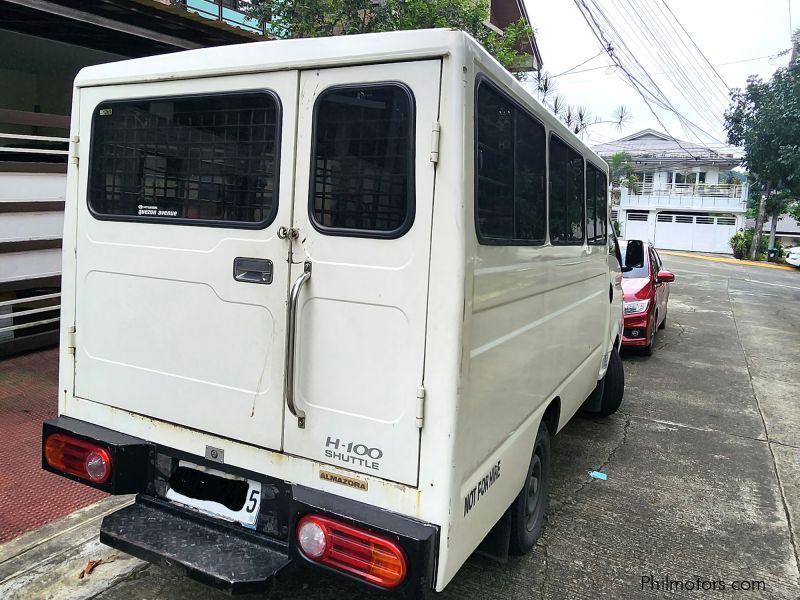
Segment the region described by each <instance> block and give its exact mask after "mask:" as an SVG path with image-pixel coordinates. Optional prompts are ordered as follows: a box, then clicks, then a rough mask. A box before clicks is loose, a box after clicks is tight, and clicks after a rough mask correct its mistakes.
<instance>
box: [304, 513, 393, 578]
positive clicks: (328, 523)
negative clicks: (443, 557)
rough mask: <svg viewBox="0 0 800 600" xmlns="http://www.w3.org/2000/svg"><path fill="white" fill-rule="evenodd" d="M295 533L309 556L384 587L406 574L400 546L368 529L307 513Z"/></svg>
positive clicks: (305, 553)
mask: <svg viewBox="0 0 800 600" xmlns="http://www.w3.org/2000/svg"><path fill="white" fill-rule="evenodd" d="M296 536H297V545H298V547H299V548H300V550H301V552H302V553H303V555H304V556H305V557H306V558H308V559H309V560H311V561H314V562H317V563H320V564H323V565H327V566H329V567H331V568H333V569H337V570H339V571H343V572H345V573H349V574H350V575H353V576H355V577H358V578H359V579H362V580H364V581H367V582H369V583H372V584H375V585H377V586H380V587H382V588H387V589H389V588H394V587H397V586H398V585H400V584H401V583H402V582H403V580H404V579H405V577H406V572H407V571H408V565H407V561H406V556H405V554H404V553H403V550H402V549H401V548H400V546H398V545H397V544H396V543H394V542H393V541H391V540H388V539H386V538H385V537H382V536H379V535H375V534H374V533H371V532H369V531H366V530H362V529H357V528H356V527H352V526H350V525H345V524H344V523H340V522H338V521H334V520H333V519H329V518H328V517H322V516H319V515H306V516H305V517H303V518H302V519H300V521H299V522H298V523H297V531H296Z"/></svg>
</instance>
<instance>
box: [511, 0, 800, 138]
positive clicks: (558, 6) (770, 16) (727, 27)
mask: <svg viewBox="0 0 800 600" xmlns="http://www.w3.org/2000/svg"><path fill="white" fill-rule="evenodd" d="M523 1H524V2H526V7H527V9H528V15H529V16H530V19H531V21H532V24H533V27H534V29H535V31H536V39H537V43H538V45H539V49H540V51H541V53H542V60H543V63H544V71H546V72H548V73H550V74H551V75H558V74H560V73H563V72H564V71H567V70H570V69H573V68H574V70H573V71H571V72H570V73H567V74H564V75H561V76H558V77H555V78H554V79H553V81H555V82H556V93H557V94H560V95H562V96H563V97H564V99H565V100H566V101H567V103H568V104H571V105H575V106H577V105H582V106H585V107H586V108H587V109H588V110H589V112H590V113H591V115H593V116H594V117H600V119H601V120H607V119H612V116H613V114H614V111H615V109H616V108H617V107H619V106H620V105H624V106H625V107H626V108H627V109H628V111H629V112H630V115H631V118H630V120H629V121H628V122H627V123H626V124H625V126H624V127H623V128H622V129H618V128H617V127H616V126H615V125H613V124H610V123H599V124H596V125H592V126H591V127H589V128H588V130H587V132H588V133H587V135H586V136H585V141H587V142H588V143H589V144H590V145H591V144H598V143H603V142H607V141H610V140H614V139H619V138H620V137H624V136H626V135H630V134H632V133H636V132H637V131H640V130H642V129H645V128H652V129H656V130H659V131H664V129H665V128H666V129H667V133H669V134H670V135H672V136H674V137H676V138H678V139H684V140H688V141H702V142H704V143H706V144H707V145H709V146H710V147H719V146H721V145H722V143H724V142H725V132H724V128H723V126H722V115H721V112H722V111H721V110H716V111H714V110H709V109H705V108H704V107H701V109H703V110H704V114H700V111H698V110H696V109H695V108H693V107H692V106H691V105H690V104H689V101H687V100H684V99H683V98H681V97H680V95H679V94H678V92H677V90H676V88H675V87H673V84H672V83H671V82H670V75H669V74H667V73H665V71H671V72H672V74H673V75H672V77H673V78H680V77H683V78H684V80H685V79H686V78H695V79H694V80H693V81H692V82H691V84H693V85H695V86H696V87H697V88H699V89H700V91H701V92H702V94H701V95H702V96H704V98H702V99H699V100H700V102H703V101H705V102H707V103H708V104H710V105H711V106H712V107H714V106H722V104H723V103H724V102H725V101H726V99H725V98H724V92H723V88H722V85H721V82H719V80H715V82H709V81H704V82H703V84H704V85H701V82H699V81H697V80H696V78H697V77H701V78H704V79H706V80H707V79H708V78H711V77H713V75H711V74H710V71H709V72H703V71H698V70H697V68H696V67H695V69H694V70H688V68H687V69H686V70H685V71H684V72H683V74H682V75H677V74H676V73H675V71H676V69H675V66H674V65H675V64H676V63H677V64H678V65H681V66H682V67H681V68H685V67H688V66H689V64H688V62H686V61H682V60H680V59H679V58H678V54H677V52H676V54H675V55H673V56H671V57H666V56H664V54H663V52H662V53H659V52H657V51H654V45H653V43H652V42H651V40H652V38H651V37H650V35H652V34H648V29H649V31H650V32H654V31H655V32H661V33H662V34H664V33H665V32H666V31H667V30H666V28H664V27H665V25H666V23H665V19H664V17H663V13H662V12H659V6H658V4H661V7H660V10H664V5H663V4H662V3H663V2H666V3H667V5H668V6H669V8H670V9H671V10H672V12H673V13H674V14H675V16H676V17H677V19H678V21H679V22H680V24H681V25H683V27H684V28H685V29H686V31H687V32H688V34H689V35H690V36H691V37H692V39H693V40H694V42H695V44H697V46H698V47H699V48H700V50H702V52H703V54H705V56H706V57H707V58H708V60H709V62H710V63H711V64H712V65H715V68H716V70H717V72H718V73H719V75H720V76H721V77H722V80H723V81H724V82H725V84H727V86H728V87H730V88H737V87H739V88H740V87H744V85H745V84H746V81H747V77H748V76H749V75H753V74H755V75H758V76H759V77H761V78H763V79H768V78H769V77H770V76H771V75H772V73H773V72H774V71H775V70H776V69H777V68H779V67H785V66H786V65H787V64H788V61H789V56H788V54H785V55H783V56H779V57H775V55H776V54H778V53H780V52H781V51H783V50H786V49H787V48H790V46H791V43H790V31H791V29H790V18H791V27H793V28H794V29H798V28H800V0H596V1H597V2H598V4H599V5H600V6H601V7H602V8H603V9H604V10H606V11H608V14H609V15H610V16H611V17H612V19H613V20H614V22H615V24H616V25H615V26H616V27H617V28H618V29H619V30H620V32H624V35H625V39H626V42H625V43H626V44H628V46H629V47H630V48H631V50H632V51H633V52H634V53H635V54H636V56H637V58H638V59H639V61H640V62H641V63H642V65H643V66H644V67H645V68H646V69H647V71H648V73H650V75H651V76H652V77H653V79H655V81H656V82H657V83H658V85H659V86H661V87H663V89H664V91H665V93H666V95H667V96H668V97H669V99H670V101H671V102H672V103H673V104H674V105H675V106H676V108H677V109H678V110H679V111H680V112H682V113H683V114H684V115H685V116H686V117H687V118H689V119H690V120H692V121H694V122H696V123H698V125H700V126H701V127H702V128H703V129H704V130H705V132H706V134H702V133H695V135H697V136H699V138H701V139H698V138H697V137H694V136H693V135H692V133H691V132H687V131H685V130H684V128H683V127H682V125H681V124H680V123H679V121H678V120H677V119H676V118H675V117H674V116H672V115H670V114H669V113H668V112H667V111H663V110H657V111H656V113H657V115H658V117H659V118H660V120H661V121H662V123H663V126H662V124H660V123H659V122H658V120H657V119H656V118H655V117H654V116H653V114H652V113H651V112H650V110H649V109H648V107H647V104H645V103H644V101H643V100H642V99H641V97H640V96H639V95H638V93H637V92H636V91H634V90H633V89H632V88H631V87H630V86H629V84H628V83H626V81H625V80H624V79H623V78H622V76H621V74H620V73H618V72H617V69H615V68H613V67H610V66H609V67H608V68H603V66H604V65H611V64H612V62H611V60H610V58H609V57H608V56H607V55H605V54H604V53H601V54H600V55H599V56H596V55H598V53H600V52H601V45H600V43H599V42H598V40H597V39H596V38H595V36H594V34H593V33H592V30H591V29H590V28H589V26H588V25H587V23H586V21H585V20H584V18H583V16H582V15H581V12H580V11H579V10H578V8H577V7H576V5H575V1H574V0H523ZM662 28H664V29H662ZM677 29H678V30H679V29H680V28H679V27H677ZM665 38H666V35H662V39H665ZM592 57H594V58H592ZM587 59H591V60H589V61H588V62H586V63H585V64H583V65H581V66H578V67H576V65H579V64H580V63H583V62H584V61H586V60H587ZM670 60H672V61H673V62H672V65H670V62H669V61H670ZM730 63H734V64H730ZM575 67H576V68H575ZM596 67H600V68H596ZM585 69H591V70H588V71H587V70H585ZM577 71H583V72H580V73H578V72H577ZM712 83H716V84H718V85H712ZM714 92H716V93H714ZM697 95H698V94H695V93H693V94H692V97H693V100H692V101H693V102H694V103H695V104H698V98H696V96H697ZM709 120H710V121H711V122H710V123H709V122H708V121H709Z"/></svg>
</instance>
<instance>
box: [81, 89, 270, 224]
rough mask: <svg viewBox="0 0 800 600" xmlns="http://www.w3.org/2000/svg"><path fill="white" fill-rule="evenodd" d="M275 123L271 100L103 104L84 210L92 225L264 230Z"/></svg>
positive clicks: (228, 97) (259, 96) (246, 97)
mask: <svg viewBox="0 0 800 600" xmlns="http://www.w3.org/2000/svg"><path fill="white" fill-rule="evenodd" d="M278 114H279V107H278V101H277V99H276V97H275V96H274V95H273V94H271V93H269V92H250V93H242V94H217V95H210V96H183V97H172V98H157V99H147V100H123V101H111V102H103V103H101V104H100V105H99V106H98V107H97V108H96V109H95V111H94V116H93V119H92V140H91V148H90V150H89V189H88V201H89V208H90V209H91V211H92V213H93V214H94V215H95V217H97V218H99V219H116V220H123V221H148V222H150V221H154V222H166V223H171V224H183V225H215V226H224V227H245V228H262V227H266V226H267V225H269V224H270V223H271V222H272V220H273V219H274V218H275V212H276V210H277V186H278V149H279V118H278Z"/></svg>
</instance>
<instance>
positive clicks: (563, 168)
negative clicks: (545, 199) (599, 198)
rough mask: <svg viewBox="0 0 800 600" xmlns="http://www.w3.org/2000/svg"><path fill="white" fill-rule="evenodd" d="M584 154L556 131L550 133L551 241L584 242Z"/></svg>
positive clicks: (560, 242)
mask: <svg viewBox="0 0 800 600" xmlns="http://www.w3.org/2000/svg"><path fill="white" fill-rule="evenodd" d="M583 164H584V163H583V157H582V156H581V155H580V154H578V153H577V152H575V150H573V149H572V148H570V147H569V146H567V145H566V144H565V143H564V142H562V141H561V140H560V139H559V138H557V137H556V136H555V135H553V136H551V137H550V241H551V242H552V243H553V244H554V245H556V244H581V243H583V228H584V224H585V223H586V216H585V213H586V204H585V201H584V166H583Z"/></svg>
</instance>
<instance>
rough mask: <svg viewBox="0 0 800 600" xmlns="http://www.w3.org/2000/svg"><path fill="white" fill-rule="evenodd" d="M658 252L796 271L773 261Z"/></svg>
mask: <svg viewBox="0 0 800 600" xmlns="http://www.w3.org/2000/svg"><path fill="white" fill-rule="evenodd" d="M658 253H659V254H666V255H668V256H683V257H686V258H698V259H700V260H710V261H713V262H722V263H728V264H732V265H745V266H748V267H763V268H765V269H781V270H783V271H796V270H797V269H795V268H794V267H790V266H788V265H776V264H775V263H768V262H761V261H755V260H739V259H738V258H728V257H726V256H706V255H705V254H693V253H690V252H675V251H673V250H659V251H658Z"/></svg>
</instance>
